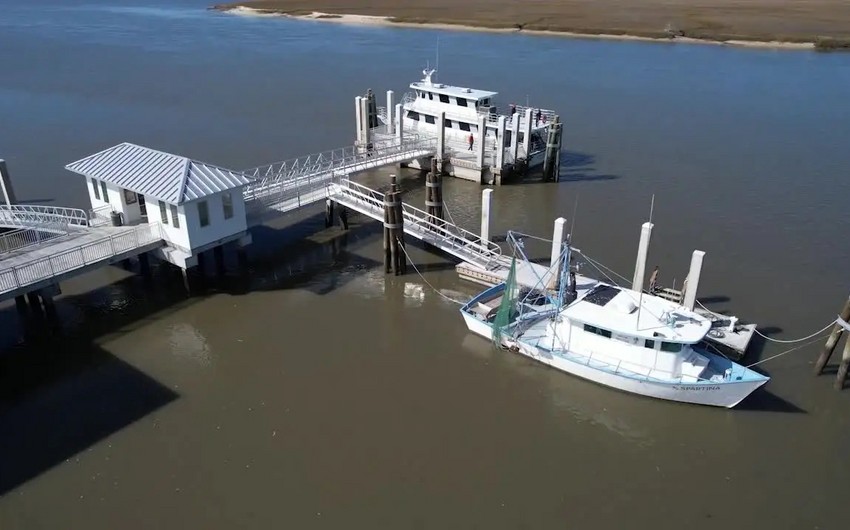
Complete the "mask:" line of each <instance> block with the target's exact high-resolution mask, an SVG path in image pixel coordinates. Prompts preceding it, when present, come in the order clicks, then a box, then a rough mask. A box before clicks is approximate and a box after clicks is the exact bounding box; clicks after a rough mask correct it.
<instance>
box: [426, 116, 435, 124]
mask: <svg viewBox="0 0 850 530" xmlns="http://www.w3.org/2000/svg"><path fill="white" fill-rule="evenodd" d="M425 123H434V117H433V116H425Z"/></svg>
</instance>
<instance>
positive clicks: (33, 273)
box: [0, 223, 163, 294]
mask: <svg viewBox="0 0 850 530" xmlns="http://www.w3.org/2000/svg"><path fill="white" fill-rule="evenodd" d="M162 240H163V233H162V226H161V225H160V224H159V223H152V224H142V225H138V226H136V227H134V228H133V229H132V230H127V231H123V232H121V233H120V234H113V235H110V236H106V237H103V238H100V239H97V240H95V241H89V242H86V243H81V244H80V245H77V246H75V247H73V248H70V249H68V250H65V251H62V252H59V253H57V254H53V255H50V256H45V257H42V258H37V259H33V260H32V261H29V262H26V263H22V264H20V265H17V266H15V267H9V268H4V267H3V265H2V262H0V294H3V293H7V292H9V291H14V290H16V289H20V288H22V287H27V286H29V285H33V284H36V283H39V282H41V281H44V280H48V279H50V278H54V277H56V276H58V275H61V274H63V273H65V272H69V271H72V270H75V269H79V268H81V267H84V266H86V265H89V264H92V263H97V262H99V261H103V260H105V259H109V258H111V257H113V256H117V255H119V254H123V253H125V252H129V251H131V250H133V249H136V248H140V247H142V246H144V245H147V244H151V243H155V242H157V241H162Z"/></svg>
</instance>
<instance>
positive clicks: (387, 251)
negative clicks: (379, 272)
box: [384, 192, 394, 274]
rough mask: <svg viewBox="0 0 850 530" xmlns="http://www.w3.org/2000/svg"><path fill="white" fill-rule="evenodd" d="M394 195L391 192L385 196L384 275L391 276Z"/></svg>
mask: <svg viewBox="0 0 850 530" xmlns="http://www.w3.org/2000/svg"><path fill="white" fill-rule="evenodd" d="M392 201H393V195H392V192H389V193H387V194H385V195H384V273H385V274H389V273H390V271H392V269H393V263H394V262H393V255H392V247H393V244H392V241H393V239H392V238H393V231H392V227H393V223H392V218H393V203H392Z"/></svg>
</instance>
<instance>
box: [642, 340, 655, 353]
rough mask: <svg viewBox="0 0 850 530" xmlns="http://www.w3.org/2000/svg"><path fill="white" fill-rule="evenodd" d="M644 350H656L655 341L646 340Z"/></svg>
mask: <svg viewBox="0 0 850 530" xmlns="http://www.w3.org/2000/svg"><path fill="white" fill-rule="evenodd" d="M643 347H644V348H649V349H650V350H654V349H655V341H654V340H652V339H646V340H645V341H644V343H643Z"/></svg>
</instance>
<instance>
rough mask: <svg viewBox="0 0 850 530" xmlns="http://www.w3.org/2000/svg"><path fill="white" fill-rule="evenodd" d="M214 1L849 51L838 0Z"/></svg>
mask: <svg viewBox="0 0 850 530" xmlns="http://www.w3.org/2000/svg"><path fill="white" fill-rule="evenodd" d="M213 8H214V9H218V10H222V11H228V12H231V13H233V14H239V15H246V16H283V17H297V18H302V19H311V20H316V21H322V22H335V23H344V24H360V25H381V26H395V27H399V26H403V27H420V28H422V27H425V28H434V29H455V30H464V31H490V32H506V33H507V32H522V33H526V34H540V35H558V36H565V37H578V38H600V39H627V40H646V41H674V42H691V43H708V44H716V45H717V44H719V45H733V46H747V47H762V48H780V49H798V50H811V49H820V50H832V49H844V50H850V2H844V1H838V0H798V1H797V2H787V1H783V0H749V1H747V0H703V1H697V2H693V1H688V0H634V1H632V2H626V1H622V0H596V1H593V0H561V1H551V0H549V1H547V0H541V1H536V2H533V3H527V4H520V3H518V2H515V1H514V2H511V1H509V0H467V1H466V2H463V3H462V4H461V3H457V2H450V1H447V0H435V1H434V2H430V3H428V4H416V3H413V2H390V1H388V0H377V1H374V2H371V3H369V4H368V5H363V4H360V3H357V2H353V1H351V0H336V1H334V2H329V1H326V0H314V1H303V0H249V1H245V2H238V3H231V4H220V5H216V6H213Z"/></svg>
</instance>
